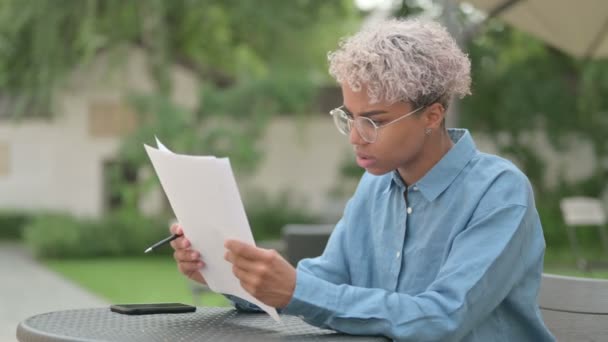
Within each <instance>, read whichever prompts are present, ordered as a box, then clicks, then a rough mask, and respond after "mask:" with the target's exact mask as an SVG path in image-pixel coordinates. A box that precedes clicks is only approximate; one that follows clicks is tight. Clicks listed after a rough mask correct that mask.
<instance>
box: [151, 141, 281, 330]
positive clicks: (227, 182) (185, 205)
mask: <svg viewBox="0 0 608 342" xmlns="http://www.w3.org/2000/svg"><path fill="white" fill-rule="evenodd" d="M156 144H157V146H158V148H154V147H150V146H148V145H144V147H145V149H146V152H147V153H148V156H149V157H150V160H151V161H152V165H153V166H154V170H155V171H156V174H157V175H158V178H159V180H160V183H161V185H162V187H163V190H164V191H165V194H166V195H167V198H168V199H169V203H170V204H171V207H172V208H173V212H174V214H175V217H176V218H177V220H178V222H179V223H180V225H181V226H182V228H183V230H184V235H185V236H186V237H187V238H188V240H190V242H191V244H192V249H194V250H196V251H198V252H199V253H200V254H201V257H202V259H203V261H204V262H205V264H206V265H205V267H203V268H202V269H201V273H202V275H203V277H205V280H206V281H207V285H208V286H209V288H210V289H211V290H213V291H215V292H219V293H224V294H230V295H233V296H237V297H239V298H242V299H244V300H247V301H249V302H251V303H253V304H256V305H257V306H259V307H260V308H261V309H263V310H264V311H266V312H267V313H268V314H269V315H270V316H272V317H273V318H274V319H275V320H276V321H280V318H279V315H278V314H277V311H276V309H275V308H273V307H270V306H268V305H266V304H263V303H262V302H260V301H259V300H257V299H256V298H255V297H253V296H252V295H251V294H249V293H248V292H247V291H245V289H243V287H242V286H241V284H240V282H239V280H238V278H236V276H234V274H233V273H232V264H231V263H229V262H228V261H226V260H224V254H225V252H226V249H225V248H224V242H225V241H226V240H228V239H235V240H240V241H242V242H245V243H249V244H252V245H255V241H254V239H253V234H252V233H251V228H250V227H249V223H248V221H247V216H246V214H245V209H244V207H243V203H242V201H241V197H240V195H239V191H238V188H237V185H236V181H235V179H234V174H233V173H232V168H231V166H230V161H229V160H228V158H216V157H212V156H188V155H180V154H177V153H173V152H171V151H169V149H167V148H166V147H165V146H164V145H163V144H162V143H161V142H160V141H159V140H158V139H156Z"/></svg>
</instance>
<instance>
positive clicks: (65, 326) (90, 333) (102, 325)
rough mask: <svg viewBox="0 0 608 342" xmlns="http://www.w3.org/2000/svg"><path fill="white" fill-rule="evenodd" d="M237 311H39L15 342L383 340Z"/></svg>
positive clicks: (23, 325)
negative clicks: (125, 313)
mask: <svg viewBox="0 0 608 342" xmlns="http://www.w3.org/2000/svg"><path fill="white" fill-rule="evenodd" d="M281 319H282V323H277V322H275V321H274V320H273V319H272V318H270V316H268V315H266V314H255V313H241V312H238V311H236V310H234V309H232V308H211V307H197V309H196V312H193V313H185V314H157V315H138V316H130V315H122V314H118V313H115V312H111V311H110V308H95V309H79V310H66V311H55V312H49V313H44V314H40V315H36V316H32V317H30V318H27V319H25V320H24V321H22V322H21V323H20V324H19V326H18V327H17V339H18V340H19V341H21V342H42V341H44V342H49V341H87V342H91V341H129V342H131V341H133V342H137V341H142V342H143V341H146V342H154V341H168V342H169V341H170V342H174V341H175V342H178V341H180V342H186V341H277V340H288V341H387V339H385V338H383V337H374V336H352V335H344V334H340V333H337V332H335V331H331V330H324V329H319V328H316V327H313V326H311V325H309V324H307V323H305V322H304V321H302V320H301V319H299V318H298V317H294V316H286V315H283V316H281Z"/></svg>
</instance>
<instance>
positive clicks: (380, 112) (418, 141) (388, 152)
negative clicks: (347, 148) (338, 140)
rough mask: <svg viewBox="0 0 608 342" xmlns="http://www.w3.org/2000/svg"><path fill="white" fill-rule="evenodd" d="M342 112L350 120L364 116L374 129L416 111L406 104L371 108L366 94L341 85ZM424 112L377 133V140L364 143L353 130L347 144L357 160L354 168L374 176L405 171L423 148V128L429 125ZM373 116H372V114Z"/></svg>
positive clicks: (417, 158)
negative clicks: (352, 148)
mask: <svg viewBox="0 0 608 342" xmlns="http://www.w3.org/2000/svg"><path fill="white" fill-rule="evenodd" d="M342 96H343V100H344V108H345V111H347V112H348V113H350V114H352V116H353V118H357V117H359V116H367V117H369V118H370V119H372V120H373V121H374V122H375V123H376V125H377V126H382V125H385V124H387V123H389V122H391V121H393V120H395V119H397V118H400V117H402V116H403V115H405V114H407V113H410V112H411V111H413V110H415V109H417V108H412V106H411V105H410V104H409V103H405V102H398V103H394V104H390V105H389V104H384V103H376V104H370V103H369V98H368V96H367V91H366V90H365V89H362V90H361V91H358V92H354V91H352V89H350V87H349V86H348V85H342ZM425 111H426V108H423V109H421V110H420V111H419V112H417V113H416V114H414V115H410V116H408V117H405V118H403V119H402V120H399V121H397V122H395V123H392V124H390V125H388V126H386V127H382V128H379V129H378V132H377V133H378V135H377V139H376V141H375V142H373V143H368V142H366V141H365V140H364V139H363V138H362V137H361V135H360V134H359V132H358V131H357V129H356V128H355V127H354V126H353V128H352V130H351V132H350V136H349V140H350V143H351V144H352V145H353V147H354V150H355V154H356V157H357V164H358V165H359V166H361V167H362V168H364V169H366V170H367V171H368V172H369V173H371V174H374V175H382V174H385V173H387V172H391V171H393V170H395V169H402V170H407V169H408V166H410V165H413V164H414V163H415V162H416V161H417V160H419V159H420V158H421V156H422V150H423V147H424V144H425V141H426V140H427V139H426V135H425V128H426V127H428V122H427V120H426V117H425V115H424V112H425ZM372 113H373V114H372Z"/></svg>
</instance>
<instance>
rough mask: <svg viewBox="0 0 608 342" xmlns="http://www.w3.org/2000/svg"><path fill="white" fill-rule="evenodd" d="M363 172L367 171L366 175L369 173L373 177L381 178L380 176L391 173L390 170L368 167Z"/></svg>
mask: <svg viewBox="0 0 608 342" xmlns="http://www.w3.org/2000/svg"><path fill="white" fill-rule="evenodd" d="M365 171H367V173H371V174H372V175H374V176H382V175H385V174H387V173H389V172H391V171H392V170H386V169H384V168H379V167H370V168H366V169H365Z"/></svg>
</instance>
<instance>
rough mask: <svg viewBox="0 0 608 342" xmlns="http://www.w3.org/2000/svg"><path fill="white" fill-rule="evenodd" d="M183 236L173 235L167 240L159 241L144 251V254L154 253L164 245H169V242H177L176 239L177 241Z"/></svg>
mask: <svg viewBox="0 0 608 342" xmlns="http://www.w3.org/2000/svg"><path fill="white" fill-rule="evenodd" d="M181 236H182V234H173V235H171V236H169V237H167V238H165V239H162V240H160V241H158V242H157V243H155V244H153V245H152V246H150V247H148V249H146V250H145V251H144V253H149V252H152V251H153V250H155V249H156V248H158V247H160V246H162V245H164V244H166V243H169V242H171V241H173V240H175V239H177V238H178V237H181Z"/></svg>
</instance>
